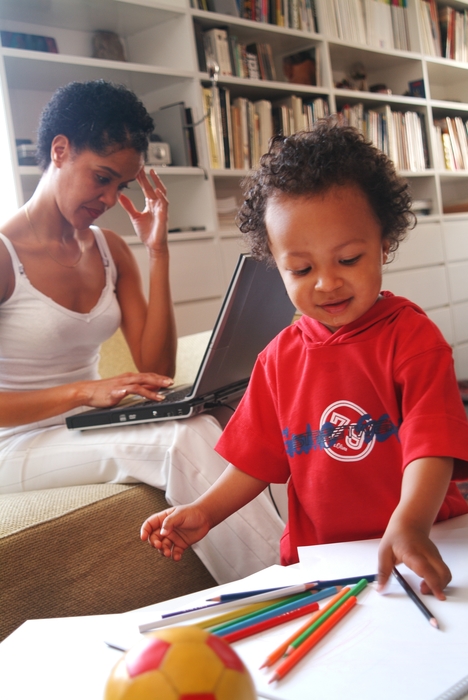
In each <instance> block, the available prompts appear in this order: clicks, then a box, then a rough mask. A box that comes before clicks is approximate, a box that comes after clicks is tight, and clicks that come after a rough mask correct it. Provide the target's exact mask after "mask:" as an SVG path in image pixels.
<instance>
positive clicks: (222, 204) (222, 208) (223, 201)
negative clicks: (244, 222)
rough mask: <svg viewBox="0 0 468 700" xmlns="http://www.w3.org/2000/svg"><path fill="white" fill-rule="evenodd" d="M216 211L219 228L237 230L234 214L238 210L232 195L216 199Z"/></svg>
mask: <svg viewBox="0 0 468 700" xmlns="http://www.w3.org/2000/svg"><path fill="white" fill-rule="evenodd" d="M216 211H217V212H218V221H219V228H220V230H222V231H233V230H234V231H237V226H236V215H237V212H238V211H239V204H238V203H237V199H236V198H235V197H234V196H231V197H222V198H220V199H216ZM237 232H238V231H237Z"/></svg>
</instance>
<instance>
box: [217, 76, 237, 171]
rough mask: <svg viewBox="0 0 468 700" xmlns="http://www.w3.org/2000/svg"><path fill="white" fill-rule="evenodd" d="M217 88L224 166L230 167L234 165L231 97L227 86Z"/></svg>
mask: <svg viewBox="0 0 468 700" xmlns="http://www.w3.org/2000/svg"><path fill="white" fill-rule="evenodd" d="M218 90H219V103H220V114H221V130H222V140H223V152H224V167H225V168H232V167H233V166H234V154H233V148H232V127H231V97H230V92H229V90H228V88H225V87H221V86H220V87H218Z"/></svg>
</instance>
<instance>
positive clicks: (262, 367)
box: [216, 292, 468, 564]
mask: <svg viewBox="0 0 468 700" xmlns="http://www.w3.org/2000/svg"><path fill="white" fill-rule="evenodd" d="M216 449H217V451H218V452H219V453H220V454H221V455H222V456H223V457H225V458H226V459H227V460H228V461H229V462H231V463H232V464H234V465H235V466H236V467H237V468H238V469H241V470H242V471H244V472H246V473H248V474H250V475H252V476H254V477H256V478H258V479H262V480H264V481H267V482H274V483H284V482H286V481H288V479H289V484H288V510H289V520H288V524H287V526H286V529H285V532H284V535H283V538H282V542H281V560H282V563H283V564H291V563H293V562H296V561H297V547H298V546H303V545H311V544H324V543H329V542H342V541H350V540H358V539H368V538H374V537H381V536H382V535H383V533H384V531H385V529H386V527H387V524H388V521H389V519H390V516H391V515H392V513H393V511H394V510H395V507H396V506H397V504H398V502H399V499H400V490H401V482H402V474H403V470H404V469H405V467H406V466H407V465H408V464H409V463H410V462H412V461H413V460H415V459H418V458H420V457H431V456H432V457H434V456H440V457H453V458H454V463H455V468H454V478H459V479H466V478H468V421H467V417H466V413H465V410H464V407H463V404H462V401H461V398H460V394H459V391H458V387H457V383H456V379H455V373H454V368H453V359H452V351H451V348H450V346H449V345H448V344H447V343H446V341H445V340H444V338H443V336H442V335H441V333H440V331H439V330H438V328H437V327H436V326H435V325H434V324H433V323H432V321H430V320H429V319H428V317H427V316H426V315H425V313H424V312H423V311H422V309H420V308H419V307H418V306H416V305H415V304H413V303H412V302H410V301H408V300H407V299H404V298H403V297H396V296H393V295H392V294H391V293H390V292H383V298H382V299H381V300H379V301H378V302H376V303H375V304H374V306H373V307H372V308H371V309H369V311H368V312H367V313H366V314H364V315H363V316H362V317H361V318H359V319H357V320H356V321H354V322H353V323H350V324H348V325H346V326H343V327H342V328H340V329H339V330H337V331H336V332H335V333H332V332H331V331H330V330H329V329H327V328H326V327H325V326H323V325H322V324H321V323H319V322H317V321H314V320H313V319H310V318H308V317H305V316H303V317H302V318H301V319H300V320H299V321H297V322H296V323H295V324H293V325H292V326H290V327H288V328H286V329H285V330H284V331H282V332H281V333H280V334H279V335H278V336H277V337H276V338H275V339H274V340H273V341H272V342H271V343H270V344H269V345H268V346H267V348H266V349H265V350H264V351H263V352H262V353H261V354H260V355H259V357H258V360H257V363H256V365H255V368H254V370H253V373H252V377H251V380H250V382H249V386H248V389H247V392H246V394H245V396H244V397H243V399H242V401H241V403H240V404H239V407H238V408H237V410H236V412H235V414H234V415H233V417H232V418H231V420H230V422H229V423H228V425H227V427H226V428H225V430H224V432H223V435H222V436H221V438H220V440H219V442H218V445H217V447H216ZM467 512H468V505H467V503H466V502H465V501H464V499H463V497H462V496H461V495H460V493H459V491H458V489H457V487H456V485H455V483H453V482H452V484H451V485H450V488H449V490H448V492H447V495H446V498H445V500H444V503H443V505H442V507H441V509H440V512H439V515H438V520H444V519H446V518H450V517H454V516H456V515H461V514H463V513H467Z"/></svg>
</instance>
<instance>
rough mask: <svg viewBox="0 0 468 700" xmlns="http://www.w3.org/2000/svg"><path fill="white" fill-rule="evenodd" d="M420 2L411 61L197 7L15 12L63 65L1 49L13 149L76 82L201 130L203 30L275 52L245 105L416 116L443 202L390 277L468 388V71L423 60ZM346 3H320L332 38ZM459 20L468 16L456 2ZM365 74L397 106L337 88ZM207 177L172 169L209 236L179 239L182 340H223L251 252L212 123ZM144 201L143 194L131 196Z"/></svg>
mask: <svg viewBox="0 0 468 700" xmlns="http://www.w3.org/2000/svg"><path fill="white" fill-rule="evenodd" d="M418 1H419V0H408V13H409V16H410V17H409V19H410V21H409V27H410V43H411V47H410V49H411V50H398V49H394V48H378V47H376V46H367V45H366V44H364V43H362V42H361V43H358V42H356V41H355V42H350V41H345V40H343V39H341V38H339V37H338V36H336V35H333V34H332V33H329V34H327V33H326V32H323V31H322V32H320V33H310V32H304V31H301V30H298V29H288V28H284V27H278V26H276V25H271V24H266V23H260V22H254V21H251V20H244V19H241V18H238V17H233V16H231V15H218V14H216V13H213V12H206V11H203V10H199V9H193V8H192V7H190V2H189V0H166V1H165V2H163V1H162V0H51V2H49V3H47V4H46V3H37V2H35V0H22V1H21V2H18V0H2V2H1V3H0V29H3V30H9V31H19V32H26V33H31V34H41V35H45V36H52V37H54V38H55V39H56V41H57V45H58V49H59V53H58V54H45V53H40V52H32V51H24V50H17V49H11V48H5V47H3V48H1V49H0V51H1V53H0V60H1V63H2V66H1V69H2V71H4V74H5V75H6V79H7V87H8V91H7V96H8V98H9V104H8V105H7V108H8V109H9V111H10V114H11V123H12V125H13V126H12V134H11V138H12V140H14V139H15V138H31V139H33V140H34V129H35V127H36V124H37V120H38V116H39V113H40V111H41V109H42V107H43V106H44V105H45V103H46V102H47V101H48V99H49V98H50V96H51V95H52V93H53V91H54V90H55V89H56V88H57V87H59V85H63V84H66V83H68V82H69V81H70V80H88V79H94V78H105V79H108V80H113V81H116V82H121V83H124V84H126V85H128V86H129V87H130V88H132V89H133V90H135V92H136V93H137V94H138V95H139V96H140V98H141V99H142V100H143V102H144V103H145V105H146V107H147V108H148V110H149V111H150V112H151V111H154V110H156V109H158V108H159V107H161V106H163V105H166V104H170V103H171V102H176V101H180V100H183V101H184V102H185V103H186V105H187V106H189V107H191V108H192V111H193V117H194V121H195V122H198V121H200V120H201V119H202V117H203V102H202V91H201V88H202V86H207V85H209V84H210V82H209V76H208V74H207V73H204V72H201V71H200V70H199V67H198V61H197V51H196V43H195V33H194V22H197V23H199V24H200V25H201V26H202V27H203V29H210V28H213V27H217V26H221V27H228V29H229V31H230V33H232V34H234V35H235V36H237V37H238V38H239V40H241V41H245V42H253V41H258V42H264V43H269V44H270V45H271V46H272V49H273V55H274V58H275V67H276V72H277V78H278V79H277V80H275V81H266V80H249V79H245V78H237V77H234V76H233V77H227V76H226V77H223V78H220V79H219V85H222V86H225V87H227V88H229V90H230V93H231V98H234V97H236V96H242V97H247V98H248V99H252V100H253V99H255V100H258V99H267V100H275V99H280V98H281V97H284V96H288V95H290V94H296V95H301V96H302V97H304V98H306V99H307V98H314V97H323V98H326V99H327V100H328V103H329V107H330V111H331V112H334V111H336V110H340V109H341V108H342V107H343V106H344V105H345V104H348V105H355V104H357V103H362V104H363V105H364V108H366V109H376V108H377V109H378V108H379V107H383V106H384V105H390V107H391V109H392V110H394V111H402V112H405V111H416V112H419V113H420V114H421V115H422V116H423V117H424V120H425V124H426V130H427V141H428V154H429V166H430V167H429V168H428V169H426V170H423V171H418V172H402V174H403V175H404V176H405V177H407V178H408V180H409V182H410V184H411V188H412V191H413V194H414V197H415V199H427V198H428V199H431V200H432V210H431V215H430V216H421V217H419V220H418V224H417V227H416V229H415V230H414V231H413V232H412V233H411V234H410V236H409V238H408V240H407V241H405V242H404V243H403V244H402V246H401V248H400V251H399V252H398V254H397V257H396V259H395V261H394V262H393V263H391V264H390V265H389V266H388V269H387V270H386V271H385V282H384V286H385V287H386V288H387V289H390V290H392V291H394V292H396V293H399V294H404V295H406V296H408V297H409V298H411V299H413V300H414V301H415V302H417V303H419V304H420V305H421V306H422V307H423V308H424V309H425V310H426V311H427V313H428V314H429V316H430V317H431V318H432V319H433V320H434V321H435V322H436V323H437V325H438V326H439V327H440V328H441V330H442V332H443V334H444V336H445V337H446V338H447V340H448V341H449V342H450V343H451V344H452V345H453V348H454V354H455V362H456V370H457V375H458V376H459V378H466V377H468V212H467V213H460V214H450V215H449V214H444V213H443V207H444V205H446V204H450V203H453V202H456V201H458V200H461V199H467V198H468V195H467V193H468V171H461V170H459V171H456V172H449V171H447V170H445V169H444V168H442V167H441V166H440V163H439V162H438V161H437V157H436V154H437V143H436V135H435V131H434V129H433V128H432V124H433V120H434V119H439V118H442V117H447V116H448V117H456V116H461V117H462V119H464V120H466V119H468V63H462V62H460V61H454V60H451V59H445V58H438V57H435V56H429V55H426V54H424V53H422V50H421V47H422V46H423V43H422V27H421V25H420V22H419V15H418V13H417V4H416V3H417V2H418ZM331 2H333V0H316V5H317V12H318V20H319V30H320V29H322V30H323V27H324V26H326V25H324V22H323V12H324V8H325V10H326V9H327V4H329V3H331ZM441 4H444V5H447V4H450V5H452V6H453V7H454V8H455V9H457V10H462V9H468V3H467V2H460V1H457V0H453V1H452V0H448V2H447V1H446V0H443V3H441ZM98 29H107V30H111V31H115V32H117V33H118V34H119V36H120V37H121V39H122V41H123V44H124V47H125V50H126V57H127V60H126V61H125V62H119V61H109V60H99V59H93V58H91V37H92V33H93V32H94V31H95V30H98ZM312 47H314V48H316V49H318V51H319V53H320V84H319V86H313V87H308V86H299V85H291V84H289V83H287V82H286V81H285V79H283V76H282V70H281V66H282V58H283V56H285V55H288V54H291V53H294V52H298V51H302V50H307V49H309V48H312ZM357 62H359V63H362V64H363V65H364V66H365V69H366V73H367V83H368V85H372V84H374V83H384V84H385V85H387V87H389V88H390V89H391V90H392V94H391V95H385V94H379V93H374V92H370V91H355V90H349V89H341V88H337V87H335V84H336V83H337V81H339V80H341V79H342V78H343V77H344V76H346V75H348V74H349V71H350V68H351V66H352V65H353V64H355V63H357ZM421 78H422V79H423V80H424V85H425V90H426V96H425V97H424V98H422V97H410V96H408V95H406V94H405V93H406V91H407V89H408V82H409V81H413V80H418V79H421ZM195 133H196V140H197V147H198V153H199V159H200V167H199V168H172V167H170V166H169V167H167V168H158V173H159V174H160V175H161V177H162V179H163V180H164V182H165V185H166V186H167V188H168V192H169V197H170V202H171V207H170V223H169V226H170V228H182V229H187V228H189V227H194V226H195V227H204V228H203V230H200V231H184V232H182V233H173V234H170V247H171V260H172V263H171V279H172V286H173V293H174V302H175V307H176V317H177V324H178V332H179V334H181V335H182V334H185V333H191V332H195V331H198V330H207V329H209V328H210V327H211V326H212V324H213V321H214V319H215V317H216V313H217V311H218V309H219V305H220V302H221V299H222V296H223V294H224V291H225V289H226V286H227V284H228V281H229V278H230V275H231V272H232V269H233V266H234V264H235V261H236V259H237V256H238V254H239V252H240V251H241V250H242V249H243V244H242V241H241V238H240V235H239V234H238V233H237V232H236V230H235V229H233V228H229V229H224V228H221V227H220V225H219V222H218V217H217V212H216V198H223V197H228V196H233V195H234V196H236V197H237V198H238V199H239V198H240V189H239V183H240V181H241V179H242V178H243V177H244V176H245V174H246V172H247V171H245V170H226V169H224V170H215V169H213V170H211V169H210V168H209V162H210V161H209V152H208V144H207V142H206V136H205V129H204V125H203V123H201V124H200V125H198V126H197V127H196V128H195ZM17 177H18V179H19V182H20V184H21V190H22V193H23V198H24V199H26V198H27V197H28V196H29V195H30V193H31V192H32V190H33V189H34V187H35V185H36V184H37V181H38V178H39V171H38V170H37V169H36V168H33V167H30V166H23V167H18V171H17ZM131 192H132V196H133V197H134V198H135V201H136V202H138V201H139V197H140V195H139V192H138V190H137V188H136V187H135V188H134V189H132V190H131ZM99 223H102V225H103V226H109V227H112V228H113V229H114V230H116V231H117V232H119V233H120V234H121V235H123V236H124V237H125V238H126V240H128V241H129V242H130V244H131V245H132V249H133V251H134V252H135V255H136V257H137V260H138V261H139V263H140V266H141V268H142V271H143V274H146V270H147V267H146V258H145V251H144V250H143V249H142V247H141V245H140V244H139V243H138V241H137V240H136V239H135V237H134V235H133V233H132V230H131V228H130V227H129V225H128V222H127V220H126V215H125V213H124V212H122V211H120V210H119V208H118V207H115V208H114V209H113V210H111V211H110V212H108V213H107V214H106V215H105V216H104V217H102V220H101V221H100V222H99Z"/></svg>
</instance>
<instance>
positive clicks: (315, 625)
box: [285, 578, 367, 656]
mask: <svg viewBox="0 0 468 700" xmlns="http://www.w3.org/2000/svg"><path fill="white" fill-rule="evenodd" d="M366 586H367V579H365V578H363V579H361V580H360V581H359V583H357V584H356V585H355V586H353V587H352V588H351V589H350V590H349V591H348V592H347V593H345V595H344V596H343V597H342V598H340V599H339V600H338V601H337V602H336V603H335V604H334V605H332V607H331V608H330V609H329V610H327V611H326V612H324V613H323V614H322V615H321V616H320V617H319V618H317V620H316V621H315V622H314V623H313V624H312V625H311V626H310V627H309V629H308V630H306V631H305V632H303V633H302V634H301V635H299V637H297V639H295V640H294V641H293V642H291V644H290V645H289V648H288V649H287V650H286V651H285V656H289V655H290V654H292V653H293V652H294V651H295V649H298V648H299V647H300V646H301V645H302V644H303V643H304V642H305V641H306V640H307V638H308V637H310V636H311V635H312V634H313V633H314V632H315V631H316V630H317V629H318V628H319V627H320V626H321V625H323V623H324V622H326V620H328V618H329V617H331V616H332V615H334V613H335V612H336V610H337V609H338V608H340V607H341V606H342V605H344V603H345V602H346V601H347V600H348V599H349V598H353V597H356V596H357V595H358V593H360V592H361V591H362V589H363V588H365V587H366Z"/></svg>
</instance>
